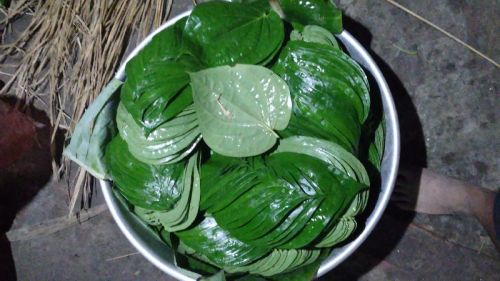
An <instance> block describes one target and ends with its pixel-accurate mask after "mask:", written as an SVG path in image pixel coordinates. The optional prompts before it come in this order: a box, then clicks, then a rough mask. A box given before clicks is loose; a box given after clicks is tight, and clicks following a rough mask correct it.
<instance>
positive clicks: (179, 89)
mask: <svg viewBox="0 0 500 281" xmlns="http://www.w3.org/2000/svg"><path fill="white" fill-rule="evenodd" d="M193 70H196V66H193V65H187V64H184V63H183V62H172V61H167V62H154V63H153V62H152V63H149V64H147V65H144V66H143V67H142V68H138V69H133V71H132V70H131V69H130V68H127V71H126V74H127V79H126V80H125V84H124V85H123V87H122V90H121V102H122V103H123V104H124V106H125V108H126V109H127V111H128V112H129V113H130V114H131V115H132V117H133V118H134V120H135V122H136V123H137V124H139V125H140V126H142V127H143V128H144V130H145V133H146V134H149V133H150V132H151V131H152V130H154V129H155V128H157V127H158V126H160V125H161V124H163V123H164V122H166V121H168V120H169V119H172V118H173V117H175V116H176V115H177V114H178V113H180V112H181V111H182V110H184V108H186V106H188V105H189V104H191V103H192V96H191V95H190V91H189V90H186V87H187V85H188V83H189V74H188V73H187V71H193Z"/></svg>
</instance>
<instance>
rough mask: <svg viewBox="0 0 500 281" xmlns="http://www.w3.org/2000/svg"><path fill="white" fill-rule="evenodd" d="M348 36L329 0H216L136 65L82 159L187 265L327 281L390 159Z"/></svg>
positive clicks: (112, 89) (102, 110)
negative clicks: (321, 273) (272, 0)
mask: <svg viewBox="0 0 500 281" xmlns="http://www.w3.org/2000/svg"><path fill="white" fill-rule="evenodd" d="M276 10H277V11H279V12H280V13H281V14H282V16H283V17H284V19H285V20H282V19H281V17H280V15H278V13H277V12H275V11H276ZM341 31H342V19H341V13H340V11H339V10H338V9H337V8H336V7H335V6H334V5H333V4H332V3H331V2H330V1H325V0H310V1H298V0H281V1H279V5H277V6H274V7H272V6H271V5H270V4H269V2H267V1H264V0H253V1H252V0H247V1H245V0H240V1H232V2H222V1H211V2H206V3H203V4H200V5H198V6H196V7H195V8H194V9H193V11H192V13H191V14H190V15H189V16H187V17H185V18H182V19H180V20H178V21H177V22H176V23H175V24H173V25H171V26H169V27H167V28H166V29H164V30H162V31H161V32H159V33H158V34H157V35H155V36H154V37H153V39H152V41H151V42H150V43H149V44H148V45H146V47H145V48H144V49H142V50H141V51H140V52H139V53H138V54H137V55H136V56H135V57H134V58H132V59H131V60H130V61H129V62H128V63H127V65H126V79H125V81H124V82H123V83H122V82H121V81H118V80H114V81H112V82H111V83H110V84H109V85H108V87H107V88H106V89H105V90H104V91H103V93H101V95H100V96H99V97H98V98H97V100H96V101H95V102H94V103H93V104H92V106H91V107H90V108H89V109H88V110H87V112H86V113H85V115H84V117H83V118H82V120H81V121H80V123H79V125H78V126H77V128H76V129H75V133H74V135H73V138H72V140H71V143H70V144H69V146H68V147H67V149H66V155H68V156H69V157H70V158H72V159H74V160H75V161H77V162H78V163H80V164H81V165H83V166H84V167H85V168H86V169H88V170H89V171H90V172H91V173H92V174H93V175H95V176H97V177H99V178H103V179H110V180H112V181H113V184H114V186H115V187H116V188H117V190H118V192H119V194H120V196H123V197H124V198H125V199H126V202H127V204H129V207H130V209H131V211H133V212H134V213H135V214H137V216H138V217H140V218H141V219H142V220H143V221H145V222H146V223H147V224H148V225H150V226H151V228H152V229H154V230H155V231H157V233H158V235H160V237H161V238H162V239H163V240H164V241H165V242H166V243H167V244H169V245H170V247H172V248H173V249H174V250H175V252H176V262H177V265H178V266H180V267H183V268H187V269H188V270H190V271H195V272H198V273H200V274H202V275H212V274H217V276H219V277H224V276H225V278H227V279H239V278H244V279H245V278H246V280H249V279H248V278H253V279H259V278H260V279H272V280H288V279H292V278H293V279H298V280H308V279H311V278H312V277H313V276H314V274H315V272H316V271H317V269H318V267H319V264H320V262H321V261H322V259H323V258H324V257H326V256H327V255H328V254H329V252H330V250H331V249H332V247H335V246H336V245H338V244H339V243H341V242H343V241H345V240H346V239H347V238H348V237H349V236H350V235H351V234H352V233H353V231H354V230H355V228H356V225H357V223H356V219H355V217H356V215H358V214H359V213H360V212H362V211H363V210H364V208H365V207H366V204H367V200H368V190H369V186H370V177H371V178H372V179H373V178H376V177H377V170H378V169H379V167H380V162H381V157H382V154H383V139H384V132H383V126H382V123H381V122H380V118H376V117H375V116H378V115H379V114H376V113H374V110H373V108H372V109H371V104H370V91H369V83H368V79H367V77H366V75H365V73H364V71H363V69H362V68H361V67H360V66H359V65H358V64H357V63H356V62H355V61H354V60H353V59H351V58H350V57H349V56H348V55H347V54H346V53H345V52H344V51H343V50H342V47H341V46H340V45H339V43H338V42H337V40H336V39H335V36H334V34H338V33H340V32H341ZM118 89H119V90H118ZM115 93H119V96H118V94H115ZM365 167H366V168H365ZM367 170H368V172H367ZM369 175H370V176H369Z"/></svg>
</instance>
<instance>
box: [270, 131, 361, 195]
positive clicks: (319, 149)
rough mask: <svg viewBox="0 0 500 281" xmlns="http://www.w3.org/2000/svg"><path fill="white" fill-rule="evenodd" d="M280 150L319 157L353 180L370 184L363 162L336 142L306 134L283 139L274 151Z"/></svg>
mask: <svg viewBox="0 0 500 281" xmlns="http://www.w3.org/2000/svg"><path fill="white" fill-rule="evenodd" d="M280 152H294V153H301V154H305V155H309V156H312V157H315V158H318V159H320V160H322V161H324V162H325V163H326V164H328V165H331V166H332V167H335V169H338V170H339V171H341V172H343V173H345V174H346V175H348V176H349V177H351V178H352V179H353V180H355V181H358V182H360V183H363V184H365V185H367V186H369V185H370V179H369V178H368V173H367V172H366V170H365V167H364V166H363V164H362V163H361V162H360V161H359V160H358V159H357V158H356V157H355V156H354V155H353V154H352V153H349V152H348V151H347V150H345V149H344V148H342V147H341V146H340V145H338V144H336V143H333V142H329V141H326V140H321V139H317V138H312V137H306V136H293V137H289V138H286V139H283V140H281V141H280V143H279V145H278V147H277V148H276V150H275V151H274V152H273V153H280Z"/></svg>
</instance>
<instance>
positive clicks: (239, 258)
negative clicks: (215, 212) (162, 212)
mask: <svg viewBox="0 0 500 281" xmlns="http://www.w3.org/2000/svg"><path fill="white" fill-rule="evenodd" d="M175 234H176V235H177V236H178V237H179V238H180V240H181V241H182V243H184V244H186V245H187V246H189V247H190V248H192V249H193V250H194V251H195V252H196V253H197V254H198V255H202V256H203V257H204V258H205V259H207V260H208V261H210V262H212V263H214V264H216V265H217V266H219V267H221V268H223V267H224V266H226V265H228V266H243V265H245V264H248V263H251V262H252V261H255V260H257V259H259V258H261V257H262V256H264V255H266V254H267V253H268V252H269V250H268V249H265V248H259V247H254V246H251V245H248V244H246V243H244V242H241V241H239V240H238V239H236V238H234V237H233V236H231V234H229V233H228V232H227V231H226V230H224V229H222V228H221V227H220V226H219V225H218V224H217V222H216V221H215V220H214V219H213V218H212V217H208V216H207V217H205V218H204V219H203V221H201V222H200V223H199V224H198V225H196V226H195V227H193V228H190V229H187V230H184V231H180V232H176V233H175Z"/></svg>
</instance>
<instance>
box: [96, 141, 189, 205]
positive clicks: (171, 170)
mask: <svg viewBox="0 0 500 281" xmlns="http://www.w3.org/2000/svg"><path fill="white" fill-rule="evenodd" d="M105 157H106V158H105V159H106V165H107V166H108V168H109V172H110V174H111V177H112V179H113V181H114V183H115V185H116V186H117V187H118V189H119V190H120V192H121V193H122V194H123V196H124V197H125V198H126V199H127V200H128V201H130V203H132V204H134V205H136V206H139V207H142V208H145V209H150V210H159V211H164V210H170V209H172V208H173V206H174V204H175V203H176V202H177V201H178V200H179V198H180V196H181V194H182V189H183V186H182V184H181V179H182V171H183V167H184V163H177V164H172V165H161V166H154V165H149V164H145V163H142V162H140V161H139V160H137V159H135V158H134V157H133V156H132V154H130V152H129V151H128V148H127V143H126V142H125V141H124V140H123V139H122V138H121V137H120V136H116V137H115V138H114V139H113V140H112V141H111V142H110V143H109V144H108V146H107V148H106V154H105Z"/></svg>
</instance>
